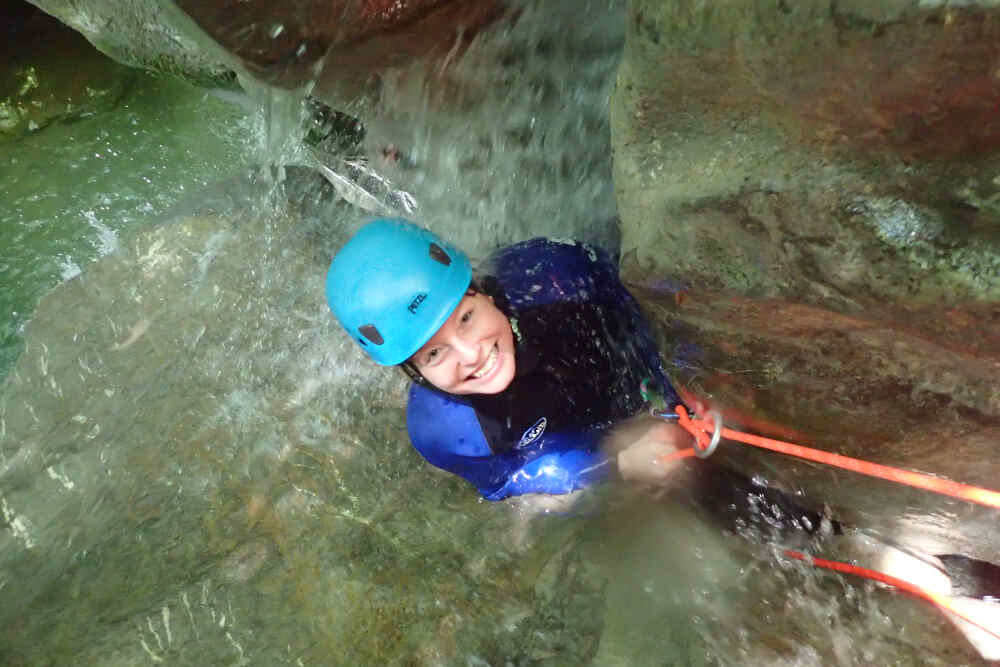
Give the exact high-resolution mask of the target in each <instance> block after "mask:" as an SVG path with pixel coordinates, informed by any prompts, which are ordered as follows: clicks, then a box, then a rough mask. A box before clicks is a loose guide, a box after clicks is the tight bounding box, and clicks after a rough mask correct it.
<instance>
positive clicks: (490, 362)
mask: <svg viewBox="0 0 1000 667" xmlns="http://www.w3.org/2000/svg"><path fill="white" fill-rule="evenodd" d="M496 363H497V346H496V345H494V346H493V349H492V350H490V356H488V357H486V363H485V364H483V365H482V367H481V368H480V369H479V370H478V371H476V372H475V373H473V374H472V375H471V376H470V377H472V378H473V379H475V380H478V379H479V378H481V377H483V376H484V375H486V374H487V373H489V372H490V371H491V370H493V367H494V366H495V365H496Z"/></svg>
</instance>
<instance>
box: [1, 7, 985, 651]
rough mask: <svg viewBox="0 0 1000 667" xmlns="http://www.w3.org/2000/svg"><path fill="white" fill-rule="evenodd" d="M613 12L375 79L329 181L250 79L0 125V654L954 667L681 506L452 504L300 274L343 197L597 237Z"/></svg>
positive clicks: (317, 290)
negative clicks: (239, 95) (18, 126)
mask: <svg viewBox="0 0 1000 667" xmlns="http://www.w3.org/2000/svg"><path fill="white" fill-rule="evenodd" d="M622 10H623V7H622V5H621V4H620V3H607V2H593V3H587V4H586V5H585V6H581V3H579V2H568V1H567V2H562V3H559V2H550V3H544V6H543V5H542V3H539V4H537V5H536V4H528V5H526V6H525V8H524V11H523V12H522V13H521V14H520V15H519V18H518V19H517V20H515V21H512V22H511V23H510V24H507V25H505V26H503V27H501V28H499V29H496V30H493V31H491V32H490V33H488V34H487V35H484V36H482V37H480V38H478V39H477V40H476V41H475V42H474V43H473V44H472V46H471V47H470V49H469V51H468V53H466V54H465V56H464V57H463V58H462V59H461V60H460V61H459V63H458V64H457V65H456V66H454V67H453V68H451V69H450V70H449V71H448V72H447V74H446V75H444V74H437V73H433V72H432V73H431V74H427V73H426V71H425V70H422V69H421V70H416V69H415V70H414V71H410V72H407V73H403V72H401V73H399V76H397V77H395V78H393V77H388V78H387V80H386V82H385V84H384V86H383V88H382V90H381V91H380V93H379V94H378V95H377V96H375V97H373V98H370V99H367V100H363V101H358V102H356V103H355V106H354V107H352V109H351V110H353V111H356V112H357V113H358V114H359V115H360V116H361V117H362V118H363V119H364V129H365V133H364V137H363V139H361V140H360V142H359V143H358V144H357V145H356V146H355V147H354V148H353V149H352V150H353V151H354V153H356V154H357V155H354V154H352V155H346V154H345V155H340V156H334V157H330V156H327V157H328V158H329V160H330V161H329V163H327V165H326V166H328V167H332V168H334V169H335V171H337V173H338V174H340V175H342V176H343V175H345V174H346V175H347V176H348V177H349V178H348V179H347V180H348V181H349V183H348V185H347V186H344V185H341V188H340V189H339V190H338V189H336V188H334V187H333V186H331V185H330V183H329V181H328V180H327V179H324V178H323V177H322V176H321V175H320V174H319V172H318V171H317V170H316V169H314V168H311V167H308V166H302V165H309V164H313V166H315V164H314V163H312V162H311V160H315V159H316V158H315V156H314V155H311V154H310V153H309V152H308V151H307V150H306V149H305V148H304V147H303V146H302V145H301V142H300V138H301V134H302V132H301V130H300V129H298V128H300V127H301V110H300V105H299V102H298V99H299V98H298V97H297V95H296V94H295V93H279V92H277V91H267V90H258V89H256V88H255V87H254V86H251V85H249V84H248V86H247V87H248V89H249V90H250V91H251V93H252V98H251V99H252V101H251V102H250V103H249V104H247V100H245V99H244V100H242V101H241V104H232V103H230V101H226V100H222V99H219V97H217V96H213V95H209V94H206V93H205V92H204V91H198V90H194V89H191V88H188V87H186V86H184V85H183V84H178V83H174V82H169V81H166V80H162V79H153V78H148V77H140V78H139V80H138V83H136V84H135V87H134V88H133V89H132V91H131V92H130V94H129V96H128V97H127V98H126V99H125V100H124V101H123V102H122V103H121V104H120V106H119V108H118V109H116V110H114V111H109V112H106V113H102V114H99V115H95V116H92V117H89V118H86V119H83V120H81V121H79V122H76V123H73V124H64V125H55V126H52V127H49V128H47V129H45V130H43V131H40V132H37V133H35V134H32V135H29V136H27V137H25V138H24V139H22V140H21V141H19V142H16V143H8V144H5V145H3V146H2V147H0V150H2V151H3V160H2V165H3V167H2V169H3V170H4V173H3V174H2V181H0V183H2V185H0V187H2V188H3V191H2V197H0V202H2V203H0V220H2V222H3V225H2V230H3V231H2V232H0V233H2V234H4V237H3V241H4V248H5V253H7V254H6V255H5V257H4V260H3V261H4V269H3V270H4V273H5V280H4V283H3V292H2V297H0V298H2V299H3V303H4V305H5V307H6V308H7V309H8V310H9V311H10V312H11V316H10V317H9V320H8V321H7V322H6V323H5V326H6V327H7V328H6V330H5V331H6V343H5V345H6V347H5V354H7V355H8V356H7V358H8V362H7V365H8V366H9V367H10V372H9V374H8V376H7V378H6V381H5V384H4V386H3V391H2V394H0V510H2V512H3V517H4V526H3V531H2V532H0V595H2V596H3V598H2V599H3V601H4V604H3V607H2V611H0V657H2V658H3V660H4V662H5V664H31V665H40V664H102V665H133V664H157V663H165V664H191V665H202V664H234V665H235V664H253V665H281V664H289V665H310V664H344V665H357V664H426V665H434V664H464V665H487V664H488V665H497V666H499V665H527V664H553V665H562V664H587V663H589V662H591V661H593V662H594V663H595V664H603V665H619V664H620V665H635V664H665V665H670V664H678V665H688V664H691V665H699V664H709V665H710V664H789V665H793V664H794V665H819V664H914V663H916V662H921V663H923V664H941V665H944V664H948V665H951V664H964V663H969V662H972V663H975V661H976V658H975V656H974V654H972V653H970V652H969V650H968V649H967V648H966V647H964V645H963V644H962V642H961V641H960V640H958V639H956V638H955V634H954V632H953V631H952V630H951V629H950V626H948V625H947V623H946V622H945V621H944V620H942V618H940V617H939V616H937V615H936V614H935V613H934V612H933V611H932V610H929V609H927V608H925V607H923V606H921V605H919V604H917V603H915V602H913V601H910V600H908V599H905V598H900V597H898V596H893V595H891V594H889V593H887V592H885V591H881V590H878V589H874V588H871V587H866V586H863V585H858V584H857V583H856V582H850V581H846V580H843V579H840V578H837V577H828V576H823V575H816V574H814V573H811V572H808V571H806V570H805V569H804V568H802V567H801V566H798V565H796V564H793V563H789V562H785V561H784V560H783V559H780V558H778V557H777V556H776V555H775V554H773V553H772V552H771V551H770V550H769V549H768V548H765V547H760V546H756V545H754V544H753V543H751V542H747V541H744V540H742V539H739V538H736V537H733V536H730V535H728V534H726V533H724V532H723V531H722V530H721V529H720V528H719V527H718V526H717V525H715V524H714V523H713V522H712V521H711V520H709V519H707V518H705V517H703V516H701V514H700V513H699V512H697V511H695V510H691V509H688V508H686V507H685V506H684V505H681V504H677V503H672V502H669V501H657V502H653V501H651V500H649V499H648V498H647V497H645V496H632V495H631V494H629V493H622V492H620V490H618V489H612V488H605V489H599V490H595V491H592V492H588V493H587V494H584V496H585V497H584V498H582V499H581V500H580V502H581V504H582V505H583V507H585V508H586V509H580V508H577V509H576V510H575V511H573V512H571V513H567V512H564V511H563V509H564V507H563V505H562V504H560V502H559V500H560V499H558V498H553V499H550V501H551V502H549V503H548V504H545V503H544V502H543V500H539V501H538V502H536V503H528V502H513V503H486V502H482V501H479V500H478V499H477V496H476V494H475V492H474V491H473V490H472V489H471V488H470V487H468V486H467V485H466V484H465V483H464V482H462V481H461V480H459V479H457V478H454V477H452V476H450V475H447V474H445V473H442V472H440V471H437V470H435V469H432V468H431V467H430V466H428V465H427V464H426V463H424V462H423V461H422V460H421V459H420V457H419V456H418V455H417V454H416V453H415V452H413V451H412V449H411V448H410V446H409V443H408V441H407V437H406V433H405V429H404V414H403V404H404V390H405V383H404V380H403V378H402V377H401V376H400V375H397V374H394V373H389V372H385V371H384V370H382V369H377V368H375V367H374V366H373V365H371V364H369V363H367V362H366V361H364V360H363V359H362V358H361V357H360V355H359V354H357V351H356V350H355V349H354V344H353V343H352V342H351V341H349V340H346V338H345V337H344V336H343V335H341V333H340V332H339V331H338V330H337V328H336V325H335V324H334V322H333V321H332V318H331V317H330V315H329V312H328V310H327V307H326V303H325V298H324V293H323V279H324V274H325V269H326V265H327V264H328V262H329V259H330V256H331V255H332V253H333V252H334V250H335V249H336V248H337V247H338V245H339V244H340V243H342V242H343V240H344V239H345V238H347V237H348V236H349V235H350V233H351V232H352V231H353V230H354V229H356V228H357V227H358V226H359V225H360V224H362V222H363V221H364V220H366V219H368V218H370V217H371V212H370V210H366V205H369V204H370V205H371V206H369V208H372V207H377V206H376V204H373V203H372V201H376V200H377V202H380V203H378V204H377V205H378V206H384V207H387V208H388V209H389V210H391V209H392V208H393V207H394V206H395V207H397V209H398V206H399V205H400V202H402V201H406V202H411V203H412V204H413V210H412V213H411V217H414V218H415V219H417V220H419V221H421V222H423V223H425V224H427V225H429V226H431V227H432V228H434V229H436V230H437V231H439V232H441V233H442V234H445V235H447V236H449V237H451V238H454V239H455V240H456V241H457V242H458V244H459V245H463V246H465V247H466V248H469V249H470V251H471V252H472V254H473V255H474V256H482V255H483V254H485V252H486V251H488V249H490V248H492V247H495V246H496V245H497V244H499V243H505V242H510V241H514V240H518V239H521V238H526V237H530V236H534V235H547V236H573V237H577V238H582V239H584V240H588V241H594V242H598V243H601V244H603V245H605V246H608V247H610V248H612V249H613V248H614V247H615V239H616V235H615V226H614V218H615V204H614V194H613V188H612V184H611V179H610V167H609V160H610V157H609V155H610V150H609V142H608V132H607V129H606V116H607V96H608V94H609V89H610V84H611V81H612V78H613V73H614V68H615V65H616V61H617V57H618V53H619V50H620V47H621V43H622V40H623V25H622V21H623V11H622ZM581 16H585V17H586V21H582V20H581V18H580V17H581ZM569 25H573V26H574V29H573V30H566V29H564V28H565V27H566V26H569ZM581 26H584V27H581ZM418 72H419V75H418ZM257 108H261V109H266V110H267V111H266V112H258V111H256V110H255V109H257ZM359 136H360V135H359ZM390 144H392V145H393V146H395V147H398V149H399V150H400V151H401V152H402V157H401V158H400V159H398V160H396V161H383V160H382V159H381V155H382V152H383V149H384V148H385V147H387V146H388V145H390ZM261 146H265V147H267V148H266V150H262V149H261ZM262 153H263V154H264V157H263V158H262ZM358 155H359V156H363V157H365V158H367V167H368V168H370V169H372V170H373V171H374V172H375V175H370V176H369V177H368V180H367V181H363V179H362V180H358V178H357V176H358V172H357V171H356V170H355V171H353V172H352V171H350V169H349V168H347V167H345V163H344V162H343V160H344V159H346V158H349V157H356V156H358ZM268 161H274V162H275V163H277V164H278V165H279V166H278V167H275V168H273V169H272V168H267V167H264V168H261V167H260V166H259V165H260V164H263V163H264V162H268ZM356 164H357V163H356ZM281 165H283V166H281ZM376 176H377V177H381V178H384V179H387V180H388V181H389V183H390V185H386V184H385V183H383V182H378V181H377V178H376ZM373 179H375V180H373ZM362 182H364V183H367V185H365V186H364V187H361V186H357V187H358V189H355V190H353V191H350V183H362ZM373 183H374V185H373ZM345 187H346V188H348V190H346V191H345V189H344V188H345ZM359 189H367V191H369V194H371V195H373V199H372V200H361V199H358V198H357V197H354V199H353V203H352V202H351V199H352V196H351V192H353V193H354V195H357V194H358V192H359ZM345 192H347V194H348V196H347V199H346V200H345V198H344V196H342V195H344V194H345ZM403 192H405V193H407V194H408V195H410V196H411V197H412V200H410V199H406V198H401V197H402V195H401V194H400V193H403ZM386 193H389V194H388V195H387V194H386ZM359 203H360V204H362V205H358V204H359ZM7 276H10V279H8V278H7ZM43 295H44V298H42V297H43ZM8 304H9V306H8ZM18 340H23V351H22V352H21V353H20V354H19V355H16V353H15V352H14V350H15V349H16V345H17V341H18ZM15 356H16V357H17V360H16V363H15V362H14V361H12V360H13V359H14V357H15Z"/></svg>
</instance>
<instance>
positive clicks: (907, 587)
mask: <svg viewBox="0 0 1000 667" xmlns="http://www.w3.org/2000/svg"><path fill="white" fill-rule="evenodd" d="M785 555H786V556H788V557H789V558H794V559H796V560H800V561H803V562H805V563H810V564H811V565H814V566H815V567H822V568H825V569H827V570H833V571H834V572H841V573H844V574H854V575H857V576H859V577H864V578H865V579H871V580H873V581H879V582H881V583H883V584H888V585H889V586H895V587H896V588H898V589H899V590H901V591H904V592H906V593H909V594H910V595H913V596H916V597H918V598H923V599H924V600H927V601H928V602H930V603H931V604H934V605H936V606H937V607H938V608H940V609H943V610H945V611H949V612H951V613H952V614H954V615H955V616H958V617H959V618H961V619H962V620H963V621H965V622H966V623H970V624H972V625H974V626H976V627H977V628H979V629H980V630H982V631H983V632H986V633H988V634H990V635H992V636H994V637H996V638H997V639H1000V633H998V631H997V630H995V629H992V628H988V627H986V626H985V625H983V624H982V623H978V622H977V621H974V620H973V619H972V618H970V617H969V616H968V615H967V614H965V613H964V612H962V611H960V610H959V609H957V608H956V607H955V604H954V602H953V601H952V598H951V596H949V595H941V594H940V593H934V592H932V591H928V590H925V589H923V588H920V587H919V586H916V585H914V584H911V583H910V582H908V581H904V580H903V579H898V578H896V577H894V576H892V575H889V574H886V573H884V572H879V571H878V570H869V569H868V568H866V567H858V566H857V565H850V564H848V563H841V562H838V561H835V560H826V559H823V558H814V557H812V556H807V555H806V554H803V553H801V552H798V551H792V550H791V549H785Z"/></svg>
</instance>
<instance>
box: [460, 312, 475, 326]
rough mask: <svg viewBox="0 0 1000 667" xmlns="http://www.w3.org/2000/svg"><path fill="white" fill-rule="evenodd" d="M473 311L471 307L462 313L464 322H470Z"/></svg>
mask: <svg viewBox="0 0 1000 667" xmlns="http://www.w3.org/2000/svg"><path fill="white" fill-rule="evenodd" d="M472 312H473V311H472V310H471V309H470V310H467V311H465V313H463V314H462V324H465V323H466V322H468V321H469V320H471V319H472Z"/></svg>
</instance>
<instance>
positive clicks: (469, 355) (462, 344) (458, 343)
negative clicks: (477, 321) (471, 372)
mask: <svg viewBox="0 0 1000 667" xmlns="http://www.w3.org/2000/svg"><path fill="white" fill-rule="evenodd" d="M451 349H453V350H455V352H456V354H457V355H458V359H459V361H461V362H462V363H463V364H474V363H476V362H477V361H478V360H479V345H478V344H477V343H475V342H473V341H469V340H466V339H465V338H462V337H461V336H455V340H453V341H452V344H451Z"/></svg>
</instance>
